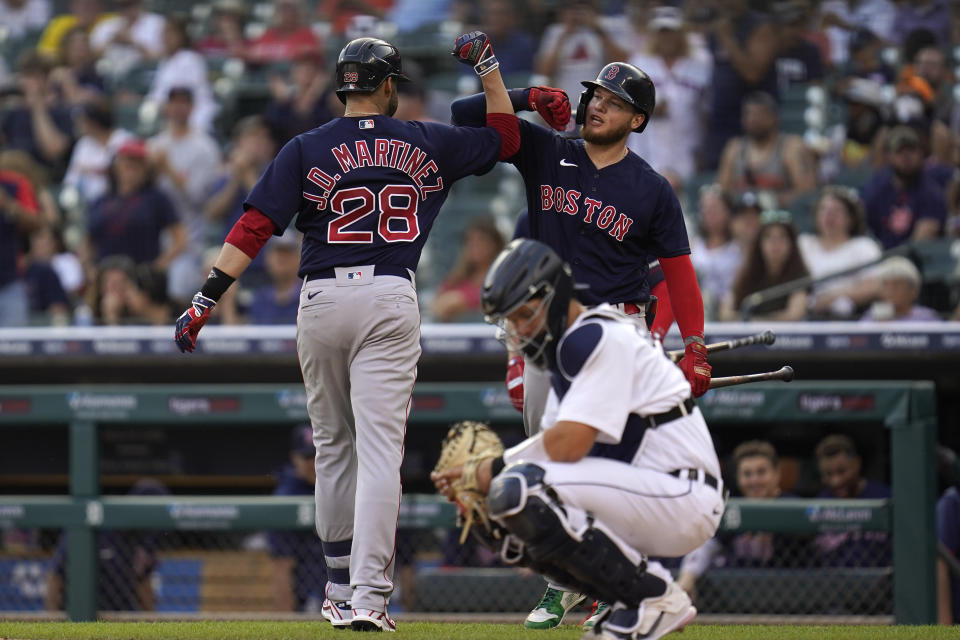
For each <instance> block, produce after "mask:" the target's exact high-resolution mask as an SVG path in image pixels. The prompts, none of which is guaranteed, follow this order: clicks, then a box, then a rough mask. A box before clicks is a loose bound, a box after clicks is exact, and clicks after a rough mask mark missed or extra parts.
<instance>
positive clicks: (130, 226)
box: [87, 139, 187, 274]
mask: <svg viewBox="0 0 960 640" xmlns="http://www.w3.org/2000/svg"><path fill="white" fill-rule="evenodd" d="M110 175H111V189H110V191H108V192H107V194H106V195H105V196H103V197H102V198H100V199H99V200H97V201H96V202H95V203H94V204H93V206H92V207H90V210H89V212H88V215H87V220H88V227H87V230H88V240H89V242H90V245H91V247H92V250H91V251H90V255H91V257H92V259H93V260H94V262H95V263H96V262H99V261H101V260H103V259H104V258H106V257H107V256H114V255H125V256H128V257H129V258H131V259H132V260H133V262H134V264H135V265H137V266H139V265H147V267H148V268H149V269H150V270H152V271H153V272H155V273H157V274H164V273H166V272H167V269H168V268H169V267H170V264H171V262H172V261H173V259H174V258H176V257H177V256H178V255H180V254H181V253H182V252H183V251H184V250H185V249H186V246H187V232H186V229H185V227H184V225H183V223H181V222H180V220H179V218H178V217H177V214H176V209H175V208H174V205H173V203H172V202H171V201H170V198H168V197H167V196H166V195H164V194H163V193H162V192H161V191H160V189H158V188H157V186H156V182H155V180H154V177H153V173H152V168H151V166H150V162H149V160H148V158H147V146H146V144H145V143H144V142H143V141H142V140H139V139H132V140H128V141H127V142H125V143H123V144H122V145H121V146H120V148H119V149H117V154H116V156H115V157H114V159H113V162H112V164H111V167H110ZM165 232H166V233H167V234H169V238H168V240H169V241H168V242H164V243H161V235H162V234H164V233H165Z"/></svg>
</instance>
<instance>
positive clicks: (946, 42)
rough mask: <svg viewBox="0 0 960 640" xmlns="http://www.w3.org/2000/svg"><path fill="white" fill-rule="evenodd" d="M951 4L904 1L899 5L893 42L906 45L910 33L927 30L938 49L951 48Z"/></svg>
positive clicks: (935, 0)
mask: <svg viewBox="0 0 960 640" xmlns="http://www.w3.org/2000/svg"><path fill="white" fill-rule="evenodd" d="M951 18H952V16H951V14H950V3H949V2H948V1H947V0H902V1H901V2H898V3H897V13H896V16H895V17H894V20H893V29H892V32H891V34H890V36H891V40H892V41H893V42H894V43H895V44H898V45H901V46H902V45H904V44H906V42H907V39H908V37H909V35H910V33H912V32H914V31H917V30H919V29H925V30H927V31H929V32H930V33H932V34H933V36H934V38H935V42H936V45H937V46H938V47H948V46H950V44H951V42H950V21H951Z"/></svg>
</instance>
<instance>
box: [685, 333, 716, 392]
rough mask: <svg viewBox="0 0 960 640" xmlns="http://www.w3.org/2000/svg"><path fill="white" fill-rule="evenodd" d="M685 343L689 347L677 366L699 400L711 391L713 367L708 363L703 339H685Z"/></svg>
mask: <svg viewBox="0 0 960 640" xmlns="http://www.w3.org/2000/svg"><path fill="white" fill-rule="evenodd" d="M684 342H685V343H686V345H687V346H686V347H685V348H684V353H683V358H681V359H680V362H678V363H677V366H678V367H680V370H681V371H683V375H685V376H686V377H687V381H689V382H690V389H691V390H692V391H693V397H695V398H699V397H700V396H702V395H703V394H705V393H706V392H707V390H708V389H710V371H711V369H712V367H711V366H710V365H709V364H708V363H707V347H706V345H705V344H704V343H703V338H701V337H699V336H693V337H690V338H685V339H684Z"/></svg>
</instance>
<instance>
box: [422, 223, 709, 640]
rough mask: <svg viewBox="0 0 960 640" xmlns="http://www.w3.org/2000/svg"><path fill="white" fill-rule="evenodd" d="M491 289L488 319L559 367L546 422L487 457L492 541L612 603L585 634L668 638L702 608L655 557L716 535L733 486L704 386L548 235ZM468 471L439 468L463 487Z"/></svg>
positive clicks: (505, 259) (521, 251) (617, 639)
mask: <svg viewBox="0 0 960 640" xmlns="http://www.w3.org/2000/svg"><path fill="white" fill-rule="evenodd" d="M481 299H482V306H483V310H484V312H485V314H486V318H487V321H488V322H494V323H497V324H498V325H499V326H500V329H501V335H502V336H504V339H505V340H506V341H508V342H510V343H511V346H513V347H515V348H516V349H518V350H522V351H523V352H524V354H525V355H526V356H527V358H528V362H529V363H531V364H533V365H534V366H537V367H540V368H543V369H547V370H548V371H549V372H550V375H551V386H552V388H551V391H550V397H549V399H548V402H547V409H546V412H545V414H544V418H543V425H544V427H545V428H544V429H543V430H542V431H541V432H540V433H538V434H537V435H535V436H533V437H531V438H528V439H526V440H524V441H523V442H521V443H520V444H518V445H517V446H515V447H513V448H511V449H508V450H507V451H506V452H505V453H504V454H503V456H502V457H500V458H487V459H485V460H483V461H482V462H480V464H479V465H478V467H477V481H478V484H479V486H480V488H481V490H487V491H488V496H487V506H488V508H489V512H490V516H491V518H492V519H493V521H494V522H496V523H497V524H498V525H499V526H500V527H502V528H503V530H502V532H501V533H502V534H503V538H502V542H494V540H493V539H492V538H490V539H484V541H485V543H487V544H490V545H491V546H493V547H495V548H498V550H500V551H501V552H502V557H504V558H505V559H513V560H515V562H516V563H517V564H520V565H522V566H529V567H531V568H533V569H534V570H536V571H538V572H539V573H541V574H543V575H545V576H546V577H547V578H549V579H550V580H551V581H553V582H555V583H558V584H562V585H564V586H565V587H567V588H569V590H571V591H579V592H581V593H585V594H587V595H589V596H591V597H594V598H596V599H598V600H601V601H604V602H609V603H612V606H611V607H610V608H609V609H607V610H606V612H605V613H604V614H603V615H602V616H601V617H600V618H599V620H598V621H597V622H596V624H595V625H594V627H593V628H592V629H590V630H589V631H587V632H586V634H585V635H584V636H583V638H584V639H590V638H603V639H608V640H625V639H630V640H633V639H635V638H644V639H646V640H656V639H657V638H661V637H663V636H665V635H667V634H668V633H670V632H672V631H676V630H679V629H681V628H682V627H683V626H684V625H686V624H687V623H689V622H690V621H691V620H692V619H693V618H694V616H695V615H696V609H695V608H694V607H693V605H692V604H691V602H690V598H689V597H688V596H687V595H686V593H685V592H684V591H683V589H681V588H680V587H679V586H678V585H676V584H675V583H674V582H673V579H672V578H671V577H670V573H669V572H668V571H666V570H665V569H664V568H663V567H662V566H660V565H659V564H657V563H653V562H648V561H647V556H648V555H653V556H680V555H684V554H686V553H689V552H690V551H692V550H693V549H695V548H697V547H699V546H700V545H701V544H703V543H704V542H705V541H707V540H708V539H709V538H710V537H712V536H713V534H714V533H715V532H716V529H717V526H718V525H719V523H720V518H721V515H722V513H723V509H724V501H725V495H726V492H725V491H724V489H723V482H722V480H721V479H720V463H719V461H718V460H717V454H716V452H715V451H714V448H713V442H712V440H711V437H710V433H709V431H708V430H707V425H706V423H705V422H704V420H703V416H702V415H701V413H700V411H699V409H698V408H697V407H696V404H695V403H694V401H693V399H692V398H691V394H690V384H689V383H688V382H687V380H686V378H685V377H684V375H683V373H682V372H681V371H680V369H679V368H678V367H677V366H676V365H674V364H673V363H672V362H670V360H668V359H667V358H666V356H665V355H664V353H663V347H662V346H661V345H660V343H659V342H658V341H656V340H654V339H653V338H651V336H650V334H649V333H648V332H647V329H646V325H645V324H644V323H643V322H637V321H636V320H635V319H631V318H630V317H627V316H624V315H622V314H620V313H618V312H616V311H615V310H614V309H613V308H612V307H610V306H609V305H605V304H604V305H600V306H598V307H595V308H593V309H590V310H588V309H586V307H584V306H583V305H582V304H581V303H580V302H578V301H577V300H576V298H575V296H574V284H573V277H572V275H571V271H570V267H569V265H567V264H566V263H564V262H563V261H562V260H560V258H559V257H558V256H557V254H556V253H554V252H553V250H552V249H550V248H549V247H547V246H546V245H545V244H543V243H540V242H537V241H536V240H514V241H513V242H511V243H510V244H509V245H508V246H507V248H506V249H505V250H504V251H503V252H502V253H501V254H500V256H499V257H498V258H497V260H496V261H495V262H494V264H493V266H492V267H491V268H490V271H489V272H488V273H487V277H486V280H485V282H484V286H483V293H482V298H481ZM460 473H461V469H459V468H455V469H450V470H448V471H445V472H442V473H439V474H436V473H435V474H433V476H432V479H433V481H434V483H435V485H436V486H437V489H438V490H440V491H441V492H442V493H444V494H445V495H447V496H448V497H451V496H452V491H451V487H450V483H451V482H452V481H454V480H455V479H456V478H458V477H459V476H460ZM474 529H477V527H475V528H474ZM480 535H481V538H483V534H480ZM498 545H499V546H498Z"/></svg>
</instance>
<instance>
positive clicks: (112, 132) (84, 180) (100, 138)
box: [63, 97, 134, 206]
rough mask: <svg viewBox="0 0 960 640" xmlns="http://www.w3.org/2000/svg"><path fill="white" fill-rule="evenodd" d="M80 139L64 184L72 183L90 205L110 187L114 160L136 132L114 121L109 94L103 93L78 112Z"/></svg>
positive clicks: (70, 184)
mask: <svg viewBox="0 0 960 640" xmlns="http://www.w3.org/2000/svg"><path fill="white" fill-rule="evenodd" d="M76 122H77V128H78V132H79V133H80V139H79V140H77V144H75V145H74V146H73V153H71V155H70V164H69V165H68V166H67V173H66V175H64V177H63V186H64V187H72V188H74V189H76V190H77V191H78V193H79V194H80V199H81V200H82V201H83V203H84V204H85V205H86V206H90V205H91V204H93V203H94V202H95V201H96V200H97V199H99V198H100V197H101V196H103V195H104V194H105V193H106V192H107V190H108V189H109V188H110V182H109V176H108V174H109V170H110V162H111V161H112V160H113V156H114V154H116V152H117V149H119V148H120V146H121V145H122V144H123V143H124V142H127V141H128V140H131V139H132V138H133V137H134V136H133V134H132V133H130V132H129V131H126V130H125V129H118V128H117V127H116V125H115V123H114V118H113V106H112V105H111V104H110V100H109V98H106V97H101V98H98V99H96V100H93V101H91V102H89V103H87V104H84V105H83V106H82V107H80V108H79V110H78V113H77V116H76Z"/></svg>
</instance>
